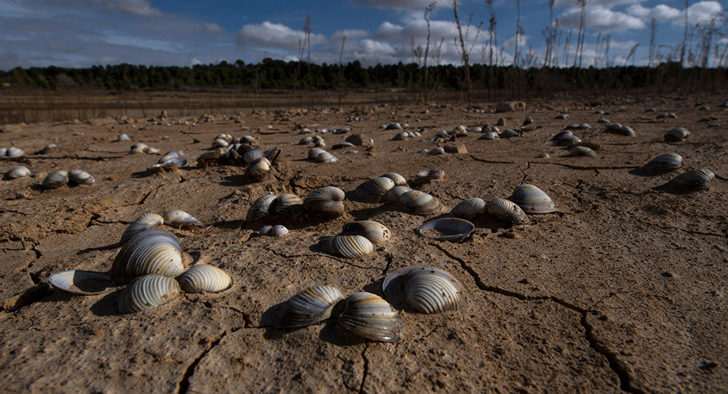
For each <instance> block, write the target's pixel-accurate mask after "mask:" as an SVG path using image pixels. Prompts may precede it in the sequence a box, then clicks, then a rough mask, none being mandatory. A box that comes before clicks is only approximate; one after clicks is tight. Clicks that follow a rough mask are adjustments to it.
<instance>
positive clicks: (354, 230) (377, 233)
mask: <svg viewBox="0 0 728 394" xmlns="http://www.w3.org/2000/svg"><path fill="white" fill-rule="evenodd" d="M342 233H343V234H346V235H361V236H363V237H365V238H366V239H368V240H369V241H370V242H371V243H372V244H374V245H381V244H383V243H385V242H387V241H389V239H390V238H392V232H391V231H390V230H389V229H388V228H387V226H385V225H383V224H381V223H379V222H376V221H374V220H361V221H357V222H351V223H347V224H345V225H344V228H343V230H342Z"/></svg>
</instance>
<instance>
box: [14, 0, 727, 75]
mask: <svg viewBox="0 0 728 394" xmlns="http://www.w3.org/2000/svg"><path fill="white" fill-rule="evenodd" d="M430 2H431V0H341V1H323V0H309V1H293V0H269V1H263V0H258V1H222V0H210V1H189V0H0V69H5V70H7V69H11V68H13V67H16V66H21V67H31V66H41V67H42V66H49V65H56V66H61V67H88V66H91V65H95V64H101V65H105V64H118V63H132V64H146V65H180V66H188V65H193V64H200V63H203V64H207V63H218V62H220V61H223V60H226V61H228V62H233V61H235V60H237V59H242V60H244V61H245V62H257V61H260V60H261V59H263V58H264V57H271V58H275V59H283V60H295V59H296V58H297V56H298V48H299V43H300V42H301V41H302V39H303V37H304V33H303V26H304V23H305V20H306V15H310V16H311V30H312V35H311V43H312V45H311V46H312V48H311V60H312V61H313V62H316V63H323V62H326V63H336V62H338V59H339V52H340V49H341V44H342V38H343V37H344V36H345V37H346V40H345V43H344V52H343V59H344V61H345V62H347V61H351V60H360V61H361V62H362V63H363V64H365V65H374V64H376V63H396V62H399V61H402V62H405V63H407V62H413V61H418V59H417V57H416V56H413V53H412V52H413V48H417V47H418V46H420V45H422V46H424V45H425V32H426V28H425V22H424V19H423V12H424V9H425V7H426V6H427V4H429V3H430ZM458 4H459V14H460V19H461V22H462V23H463V24H466V23H467V21H468V19H469V16H470V15H471V14H472V15H473V17H472V21H473V26H472V27H471V29H470V33H469V36H468V39H469V46H470V47H471V48H472V49H471V55H470V59H471V62H473V63H479V62H483V61H486V62H487V59H488V54H489V53H490V50H491V47H490V46H489V45H488V44H489V35H488V32H487V30H488V18H489V12H488V9H487V8H486V1H485V0H479V1H475V0H460V1H458ZM726 8H728V7H727V6H726V4H725V1H715V0H711V1H706V0H701V1H696V0H690V1H689V8H688V18H689V22H690V26H691V31H692V32H694V34H693V43H694V46H695V47H697V44H698V40H699V31H700V29H705V28H706V27H707V26H708V25H709V24H710V22H711V21H713V23H714V27H715V28H717V29H718V30H717V33H716V34H715V35H714V36H713V37H714V38H713V41H712V44H713V45H716V44H717V45H728V38H726V37H728V29H727V28H726ZM493 11H494V12H495V14H496V18H497V21H498V23H497V30H496V38H497V46H495V47H493V48H492V49H493V52H494V53H495V54H496V60H497V61H498V62H500V63H502V64H511V62H512V61H513V53H514V47H515V45H514V44H515V42H516V39H518V42H519V46H520V52H521V59H524V58H525V57H526V54H530V58H531V59H533V64H534V65H539V64H540V62H542V61H543V57H544V53H545V47H546V43H545V39H544V36H543V34H542V32H543V30H544V28H545V27H547V26H548V25H549V1H548V0H521V26H522V27H523V35H520V36H516V27H515V15H516V6H515V1H514V0H494V1H493ZM579 15H580V10H579V8H578V7H577V5H576V0H555V5H554V18H555V19H557V20H558V31H560V35H559V36H558V43H559V45H558V55H559V58H558V62H559V63H560V64H561V65H564V64H568V65H571V64H573V59H574V58H573V53H574V50H575V44H576V31H577V29H578V25H579ZM684 15H685V14H684V1H682V0H588V2H587V7H586V40H585V45H584V51H583V60H582V62H583V63H582V64H583V65H585V66H590V65H603V64H604V63H605V61H606V58H605V56H604V53H605V51H604V49H605V45H604V44H605V42H606V40H605V39H606V37H609V52H608V60H609V62H611V63H612V64H624V63H625V62H626V61H627V57H628V54H629V52H630V49H632V48H633V47H635V45H636V46H637V47H636V52H635V53H634V56H633V57H632V58H630V59H629V63H632V64H640V65H642V64H646V63H647V60H648V48H649V38H650V29H649V25H650V20H651V19H653V18H654V19H655V21H656V23H657V35H656V46H657V48H658V55H659V56H661V57H663V58H666V57H668V56H669V55H670V54H673V55H674V54H676V53H677V48H678V46H677V45H678V44H679V43H680V42H681V40H682V34H683V18H684ZM430 19H431V31H432V38H431V44H430V45H431V49H430V55H431V56H430V59H429V60H428V62H429V64H434V63H436V62H438V61H439V62H440V63H443V64H444V63H455V64H459V63H460V61H459V59H460V56H459V53H458V50H457V48H456V45H455V42H454V40H453V38H454V37H455V36H456V35H457V30H456V26H455V23H454V18H453V10H452V0H449V1H446V0H440V1H438V2H437V7H436V8H435V10H434V11H433V12H432V14H431V18H430ZM481 21H482V22H483V23H484V24H483V28H482V30H481V31H480V33H479V34H477V35H476V30H477V29H476V27H477V25H478V24H479V23H480V22H481ZM463 28H465V26H463ZM570 30H573V33H572V35H571V39H570V45H569V46H568V47H567V46H566V45H565V44H566V39H567V37H568V36H569V31H570ZM440 43H442V45H441V46H440ZM599 43H601V45H599ZM438 48H439V51H438ZM721 48H723V47H720V48H719V49H721ZM438 52H439V57H437V54H438ZM304 57H305V55H304ZM714 58H715V56H714ZM567 62H568V63H567Z"/></svg>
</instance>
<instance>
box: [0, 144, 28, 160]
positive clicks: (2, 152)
mask: <svg viewBox="0 0 728 394" xmlns="http://www.w3.org/2000/svg"><path fill="white" fill-rule="evenodd" d="M24 154H25V151H24V150H22V149H20V148H16V147H14V146H11V147H10V148H2V149H0V156H4V157H12V158H18V157H21V156H23V155H24Z"/></svg>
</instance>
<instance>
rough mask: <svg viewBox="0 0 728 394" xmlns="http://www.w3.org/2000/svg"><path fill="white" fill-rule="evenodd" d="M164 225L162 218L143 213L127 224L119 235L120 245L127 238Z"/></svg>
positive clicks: (154, 214)
mask: <svg viewBox="0 0 728 394" xmlns="http://www.w3.org/2000/svg"><path fill="white" fill-rule="evenodd" d="M162 224H164V218H163V217H162V216H160V215H158V214H156V213H145V214H144V215H142V216H139V217H138V218H136V220H134V221H133V222H131V223H129V225H128V226H127V227H126V229H125V230H124V232H123V233H122V234H121V241H119V243H120V244H122V245H123V244H125V243H126V241H128V240H129V238H131V237H133V236H134V235H136V234H138V233H140V232H142V231H144V230H149V229H151V228H152V227H155V226H161V225H162Z"/></svg>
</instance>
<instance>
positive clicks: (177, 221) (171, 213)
mask: <svg viewBox="0 0 728 394" xmlns="http://www.w3.org/2000/svg"><path fill="white" fill-rule="evenodd" d="M162 218H163V220H164V223H167V224H168V225H170V226H172V227H191V226H202V223H201V222H200V221H199V220H197V218H195V217H194V216H192V215H190V214H189V213H187V212H185V211H182V210H180V209H170V210H168V211H166V212H164V214H163V215H162Z"/></svg>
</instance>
